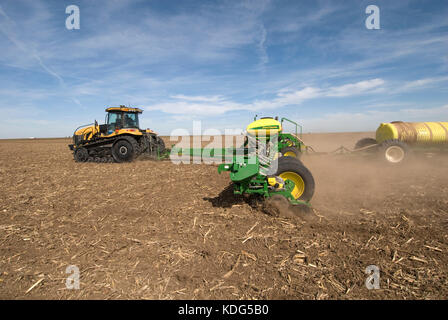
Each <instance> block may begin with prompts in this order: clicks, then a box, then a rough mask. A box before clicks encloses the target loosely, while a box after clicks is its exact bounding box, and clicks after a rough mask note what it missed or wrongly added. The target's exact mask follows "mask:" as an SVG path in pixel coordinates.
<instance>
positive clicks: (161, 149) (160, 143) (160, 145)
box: [156, 136, 166, 153]
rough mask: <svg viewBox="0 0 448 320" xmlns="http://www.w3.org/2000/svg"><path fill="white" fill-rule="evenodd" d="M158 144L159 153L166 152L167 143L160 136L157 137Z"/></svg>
mask: <svg viewBox="0 0 448 320" xmlns="http://www.w3.org/2000/svg"><path fill="white" fill-rule="evenodd" d="M156 142H157V146H158V148H159V153H162V152H164V151H165V149H166V147H165V142H164V141H163V139H162V138H160V137H159V136H157V137H156Z"/></svg>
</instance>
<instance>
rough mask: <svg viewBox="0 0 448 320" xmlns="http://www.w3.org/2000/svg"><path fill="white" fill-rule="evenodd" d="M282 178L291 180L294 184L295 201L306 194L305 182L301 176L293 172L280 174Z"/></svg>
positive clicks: (292, 192)
mask: <svg viewBox="0 0 448 320" xmlns="http://www.w3.org/2000/svg"><path fill="white" fill-rule="evenodd" d="M280 178H282V179H283V180H291V181H292V182H294V184H295V186H294V189H293V190H292V191H291V194H292V196H293V197H294V199H298V198H300V197H301V196H302V194H303V193H304V192H305V182H304V181H303V179H302V177H301V176H300V175H299V174H297V173H295V172H291V171H286V172H282V173H281V174H280Z"/></svg>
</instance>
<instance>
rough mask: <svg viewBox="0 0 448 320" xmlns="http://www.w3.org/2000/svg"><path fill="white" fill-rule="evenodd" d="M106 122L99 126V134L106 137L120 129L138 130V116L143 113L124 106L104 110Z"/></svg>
mask: <svg viewBox="0 0 448 320" xmlns="http://www.w3.org/2000/svg"><path fill="white" fill-rule="evenodd" d="M106 112H107V114H106V121H105V124H104V125H101V126H100V132H101V133H103V134H106V135H109V134H112V133H113V132H114V131H115V130H120V129H139V128H140V127H139V122H138V114H139V113H142V112H143V111H142V110H140V109H138V108H128V107H125V106H120V107H111V108H107V109H106Z"/></svg>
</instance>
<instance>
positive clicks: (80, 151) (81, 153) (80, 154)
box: [73, 147, 89, 162]
mask: <svg viewBox="0 0 448 320" xmlns="http://www.w3.org/2000/svg"><path fill="white" fill-rule="evenodd" d="M73 157H74V158H75V161H76V162H87V160H89V152H88V151H87V149H86V148H84V147H80V148H77V149H76V150H75V152H74V154H73Z"/></svg>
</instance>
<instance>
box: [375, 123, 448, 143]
mask: <svg viewBox="0 0 448 320" xmlns="http://www.w3.org/2000/svg"><path fill="white" fill-rule="evenodd" d="M392 139H398V140H400V141H403V142H406V143H408V144H448V122H402V121H394V122H391V123H382V124H381V125H380V126H379V127H378V129H377V130H376V141H377V143H382V142H383V141H386V140H392Z"/></svg>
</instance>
